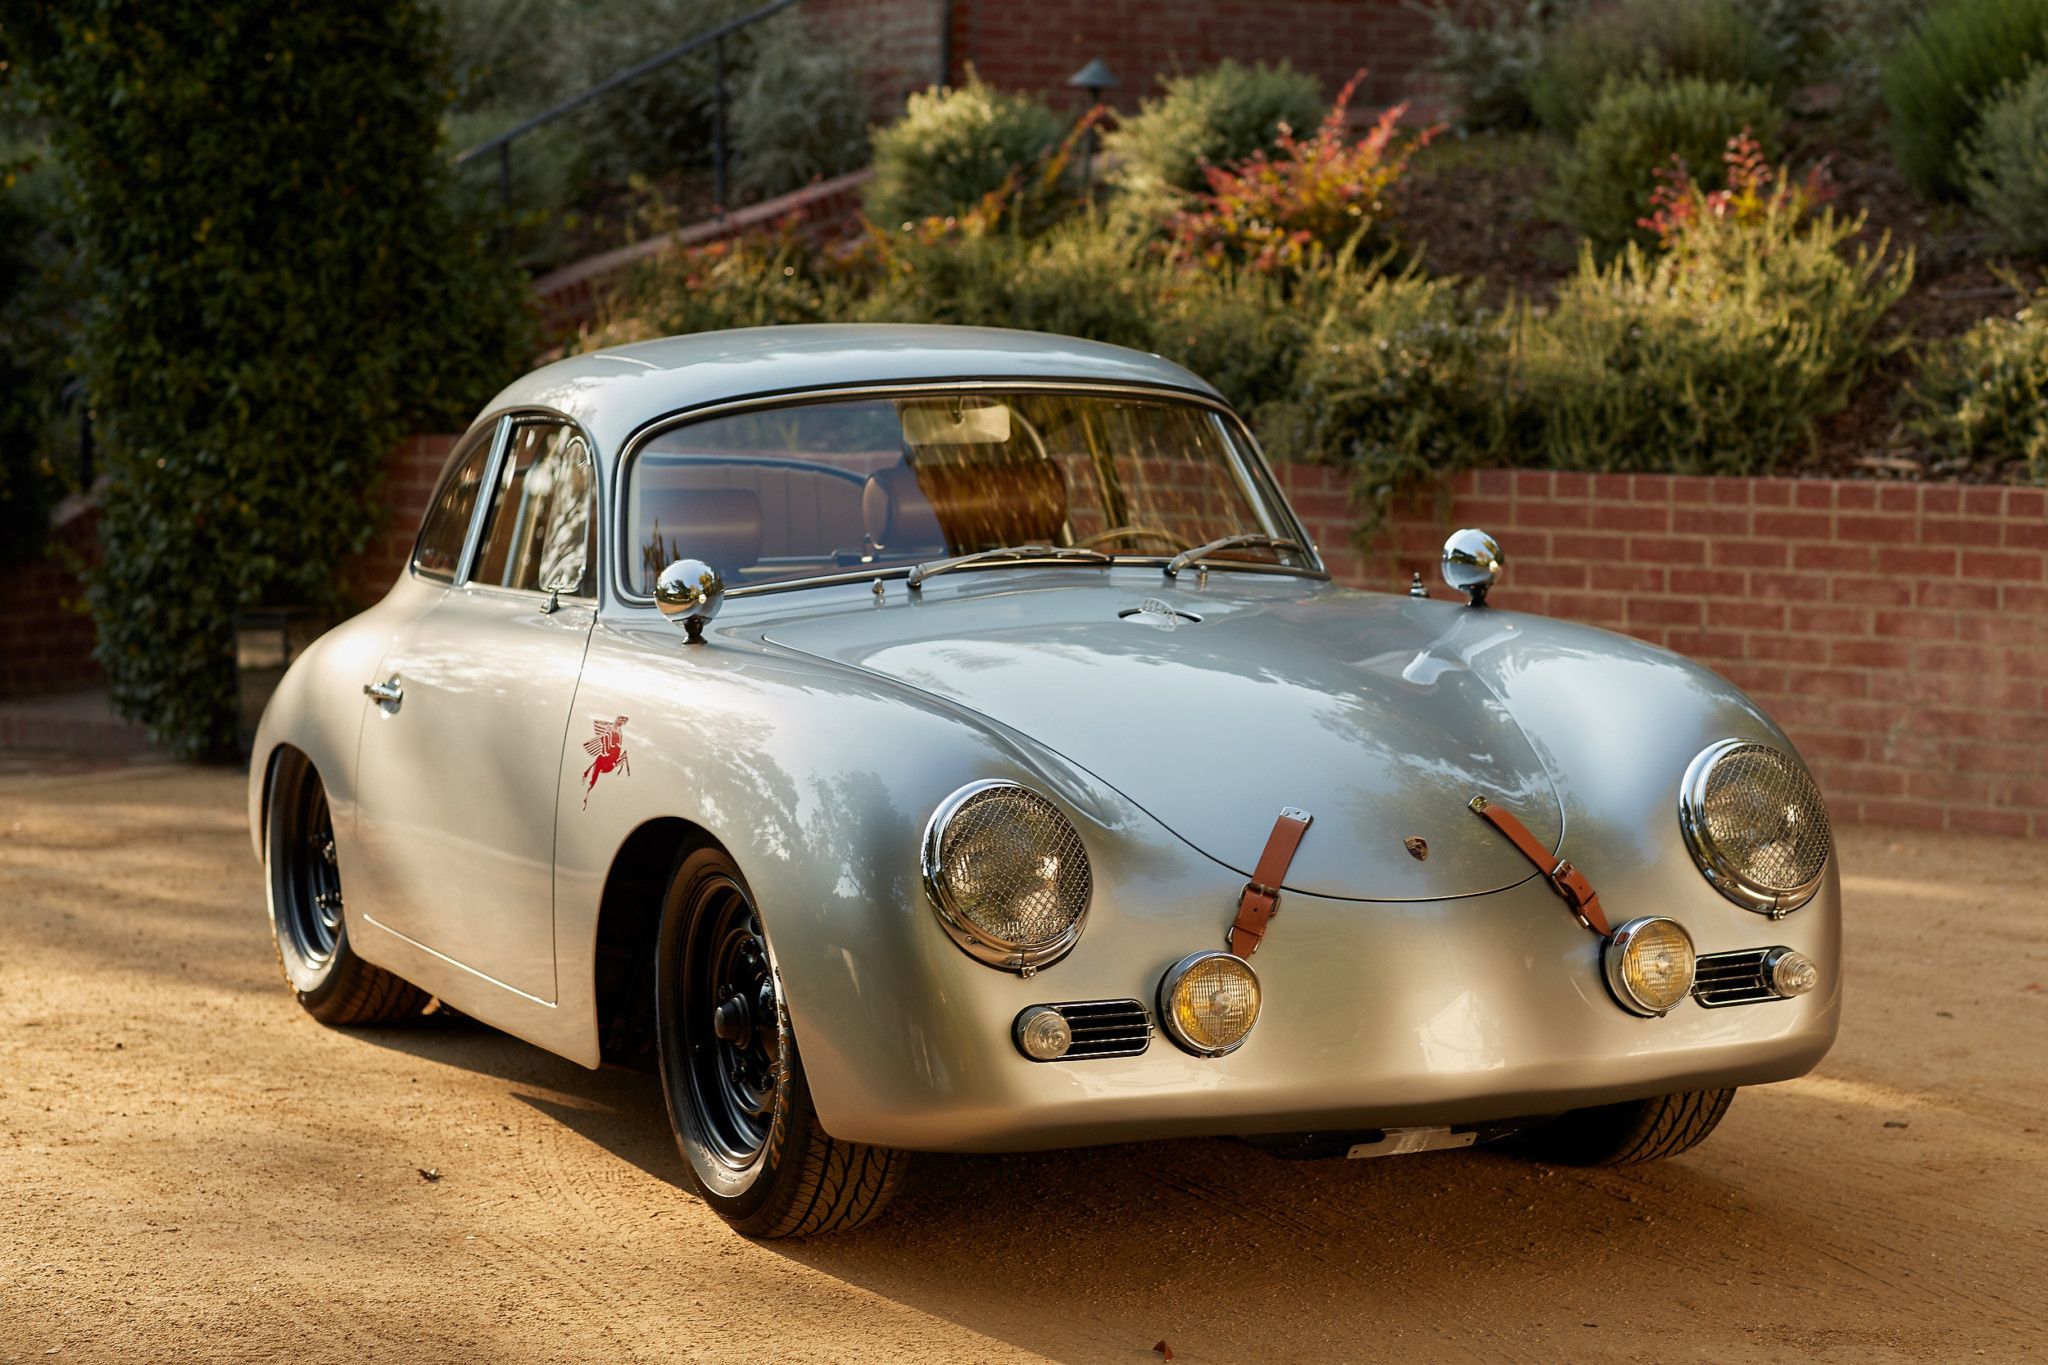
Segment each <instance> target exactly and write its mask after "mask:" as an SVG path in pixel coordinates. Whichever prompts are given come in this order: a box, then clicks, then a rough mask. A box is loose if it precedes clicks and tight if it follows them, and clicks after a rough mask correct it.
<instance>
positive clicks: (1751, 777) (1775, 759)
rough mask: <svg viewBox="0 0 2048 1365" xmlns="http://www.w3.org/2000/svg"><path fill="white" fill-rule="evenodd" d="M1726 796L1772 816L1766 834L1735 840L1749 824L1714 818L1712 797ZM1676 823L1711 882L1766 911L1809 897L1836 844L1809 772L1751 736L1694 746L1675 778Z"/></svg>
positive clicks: (1774, 913) (1776, 914) (1786, 908)
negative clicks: (1746, 844) (1747, 843)
mask: <svg viewBox="0 0 2048 1365" xmlns="http://www.w3.org/2000/svg"><path fill="white" fill-rule="evenodd" d="M1734 784H1743V786H1742V787H1741V788H1740V789H1739V790H1738V789H1737V788H1736V787H1735V786H1734ZM1731 796H1735V797H1745V796H1746V798H1747V802H1748V804H1749V805H1751V806H1752V807H1755V808H1756V811H1755V813H1756V815H1757V816H1758V818H1759V819H1773V820H1776V821H1777V822H1778V828H1777V829H1776V830H1775V831H1774V832H1772V833H1771V837H1770V838H1768V839H1767V840H1764V841H1760V842H1756V841H1753V842H1756V846H1753V847H1751V848H1748V849H1742V848H1738V847H1737V846H1736V845H1737V844H1738V843H1740V842H1742V839H1743V836H1744V834H1745V833H1747V832H1746V831H1742V830H1740V829H1735V830H1731V829H1729V828H1727V824H1728V822H1727V820H1726V819H1725V818H1722V819H1718V820H1717V819H1716V816H1717V814H1720V812H1718V811H1717V808H1716V807H1717V802H1725V801H1726V800H1728V799H1729V798H1730V797H1731ZM1678 825H1679V828H1680V830H1681V831H1682V832H1683V833H1684V835H1685V846H1686V848H1687V849H1688V850H1689V851H1690V852H1691V853H1692V857H1693V861H1694V862H1695V863H1697V864H1698V865H1699V869H1700V873H1701V875H1702V876H1704V877H1705V878H1706V879H1707V880H1708V881H1709V882H1711V883H1713V886H1714V889H1715V890H1717V891H1719V892H1720V893H1721V894H1722V895H1724V896H1726V897H1727V898H1728V899H1729V900H1731V901H1734V902H1735V903H1736V904H1737V905H1740V906H1741V907H1743V908H1744V909H1745V910H1754V911H1756V912H1757V913H1758V914H1762V915H1769V916H1770V917H1771V918H1772V919H1779V918H1781V917H1783V916H1785V915H1788V914H1790V913H1791V912H1792V911H1794V910H1797V909H1798V908H1799V907H1800V906H1802V905H1804V904H1806V903H1807V902H1808V901H1810V900H1812V899H1813V896H1814V893H1815V892H1816V891H1818V890H1819V889H1820V884H1821V880H1822V878H1823V877H1824V876H1825V875H1826V872H1827V864H1828V859H1829V857H1830V856H1832V853H1833V849H1834V838H1833V834H1832V832H1831V831H1830V829H1829V827H1828V812H1827V806H1826V805H1825V804H1824V803H1823V802H1822V800H1821V794H1820V787H1819V786H1818V784H1816V783H1815V782H1814V780H1813V775H1812V774H1811V773H1809V772H1807V770H1806V768H1805V766H1804V765H1803V764H1801V763H1800V762H1799V760H1797V759H1795V758H1793V757H1792V756H1791V755H1789V754H1786V753H1782V752H1780V751H1779V750H1777V749H1774V748H1772V747H1771V746H1770V745H1768V744H1758V743H1755V742H1754V741H1751V740H1742V739H1724V740H1719V741H1717V742H1715V743H1713V744H1709V745H1708V746H1707V747H1706V748H1704V749H1702V750H1700V752H1699V754H1698V756H1696V757H1695V758H1694V759H1693V761H1692V763H1691V765H1690V766H1688V767H1687V768H1686V770H1685V780H1684V782H1683V783H1681V784H1680V786H1679V790H1678Z"/></svg>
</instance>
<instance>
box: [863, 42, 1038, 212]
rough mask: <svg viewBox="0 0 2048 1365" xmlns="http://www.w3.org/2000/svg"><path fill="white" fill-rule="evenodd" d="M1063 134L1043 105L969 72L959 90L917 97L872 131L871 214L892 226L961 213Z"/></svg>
mask: <svg viewBox="0 0 2048 1365" xmlns="http://www.w3.org/2000/svg"><path fill="white" fill-rule="evenodd" d="M1062 131H1063V127H1062V124H1061V121H1060V118H1059V116H1058V115H1057V114H1055V113H1053V111H1052V110H1050V109H1048V108H1046V107H1045V105H1043V104H1041V103H1039V102H1038V101H1037V100H1034V99H1030V98H1028V97H1026V96H1023V95H1006V94H1003V93H1002V92H1001V91H998V90H996V89H995V88H993V87H992V86H989V85H987V84H985V83H984V82H983V81H982V80H981V78H980V77H978V76H975V75H973V74H972V73H969V76H968V79H967V83H966V84H965V85H963V86H960V87H959V88H957V89H954V88H952V87H944V86H942V87H936V88H934V89H930V90H925V91H922V92H921V93H918V94H915V95H912V96H911V97H910V100H909V102H908V104H907V105H906V106H905V108H904V111H903V117H902V118H900V119H898V120H896V122H894V123H892V124H890V125H889V126H888V127H886V128H882V129H879V130H877V131H876V133H875V135H874V167H875V178H874V179H873V180H871V181H869V182H868V187H867V191H866V205H867V211H868V216H869V217H871V218H873V219H874V220H875V221H876V222H877V223H881V224H884V225H887V226H894V225H896V224H898V223H906V222H911V221H914V220H916V219H920V218H932V217H940V218H943V217H946V216H948V215H952V214H959V213H964V212H966V211H967V210H968V209H970V208H972V207H973V206H974V205H975V204H976V203H977V202H978V201H979V200H981V199H982V197H983V196H985V195H987V194H988V193H989V192H990V191H992V190H995V189H997V188H999V187H1001V185H1002V184H1003V182H1004V181H1005V180H1006V179H1008V178H1009V176H1010V174H1011V172H1013V171H1015V170H1017V169H1018V168H1019V167H1022V166H1026V165H1028V164H1029V163H1030V162H1031V161H1032V160H1033V159H1034V158H1036V157H1037V156H1038V155H1039V154H1040V153H1042V152H1043V151H1044V150H1045V149H1046V148H1047V147H1049V146H1051V145H1052V144H1054V143H1056V142H1058V141H1059V139H1060V134H1061V132H1062Z"/></svg>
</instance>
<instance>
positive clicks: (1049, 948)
mask: <svg viewBox="0 0 2048 1365" xmlns="http://www.w3.org/2000/svg"><path fill="white" fill-rule="evenodd" d="M923 861H924V882H925V890H926V891H927V892H928V893H929V894H930V896H931V901H932V907H933V909H934V910H936V911H937V912H938V916H939V922H940V923H941V924H943V925H944V926H945V928H946V932H947V933H948V934H950V935H951V936H952V938H953V941H954V942H955V943H958V944H959V945H960V946H961V947H962V948H963V949H965V950H966V951H967V952H968V953H970V954H972V955H973V956H975V957H976V958H979V959H980V960H981V961H983V962H986V963H988V964H989V965H990V966H992V967H1003V968H1007V969H1008V970H1010V971H1014V972H1019V973H1022V974H1023V975H1026V976H1029V975H1031V974H1032V973H1033V972H1035V971H1037V970H1038V969H1039V968H1040V967H1044V966H1047V965H1049V964H1051V963H1054V962H1057V961H1059V959H1060V958H1062V957H1064V956H1065V955H1066V954H1067V952H1068V950H1070V949H1071V948H1072V947H1073V946H1074V944H1075V942H1076V941H1078V940H1079V939H1080V937H1081V925H1082V921H1083V920H1085V919H1086V918H1087V914H1088V899H1089V896H1090V895H1091V894H1092V892H1093V890H1094V880H1093V875H1092V874H1091V873H1090V871H1089V867H1088V851H1087V849H1085V848H1084V847H1082V844H1081V836H1080V834H1079V833H1078V832H1077V831H1076V830H1075V829H1074V826H1073V824H1072V822H1071V821H1069V820H1068V819H1067V817H1066V816H1065V815H1063V814H1061V813H1060V809H1059V807H1058V806H1055V805H1054V804H1053V803H1052V802H1050V801H1048V800H1046V799H1045V798H1044V797H1043V796H1040V795H1039V794H1038V793H1037V792H1034V791H1031V790H1029V789H1027V788H1024V787H1020V786H1018V785H1017V784H1015V783H1014V782H991V781H984V782H970V783H969V784H968V785H966V786H964V787H962V788H961V789H960V790H959V791H956V792H954V793H953V794H952V795H951V796H949V797H947V798H946V799H945V800H944V801H942V802H941V803H940V804H939V808H938V810H936V811H934V812H933V813H932V818H931V823H930V824H929V825H927V826H926V827H925V834H924V859H923Z"/></svg>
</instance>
